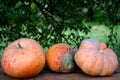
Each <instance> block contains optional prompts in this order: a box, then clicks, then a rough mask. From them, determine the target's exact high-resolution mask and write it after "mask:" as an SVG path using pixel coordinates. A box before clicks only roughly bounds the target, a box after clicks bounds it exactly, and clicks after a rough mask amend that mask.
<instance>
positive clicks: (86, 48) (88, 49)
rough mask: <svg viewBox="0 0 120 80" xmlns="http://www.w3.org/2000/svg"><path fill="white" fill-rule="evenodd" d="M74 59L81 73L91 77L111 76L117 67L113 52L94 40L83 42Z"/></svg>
mask: <svg viewBox="0 0 120 80" xmlns="http://www.w3.org/2000/svg"><path fill="white" fill-rule="evenodd" d="M74 59H75V62H76V64H77V65H78V66H79V67H80V68H81V70H82V71H83V72H85V73H86V74H88V75H93V76H107V75H112V74H113V72H114V71H115V70H116V69H117V67H118V60H117V56H116V54H115V53H114V52H113V50H112V49H109V48H107V46H106V44H105V43H103V42H99V41H98V40H96V39H86V40H83V41H82V43H81V45H80V47H79V50H78V51H77V53H76V54H75V57H74Z"/></svg>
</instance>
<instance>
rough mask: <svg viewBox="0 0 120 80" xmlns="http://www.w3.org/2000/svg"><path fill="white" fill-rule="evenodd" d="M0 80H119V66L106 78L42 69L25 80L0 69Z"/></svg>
mask: <svg viewBox="0 0 120 80" xmlns="http://www.w3.org/2000/svg"><path fill="white" fill-rule="evenodd" d="M0 80H120V66H119V67H118V69H117V70H116V71H115V72H114V74H113V75H112V76H106V77H93V76H89V75H86V74H84V73H83V72H82V71H80V69H78V70H77V71H76V72H74V73H68V74H65V73H64V74H63V73H54V72H51V71H50V70H48V69H44V70H43V71H42V72H41V73H40V74H38V75H37V76H35V77H32V78H27V79H15V78H12V77H9V76H7V75H6V74H5V73H4V72H3V71H2V70H1V68H0Z"/></svg>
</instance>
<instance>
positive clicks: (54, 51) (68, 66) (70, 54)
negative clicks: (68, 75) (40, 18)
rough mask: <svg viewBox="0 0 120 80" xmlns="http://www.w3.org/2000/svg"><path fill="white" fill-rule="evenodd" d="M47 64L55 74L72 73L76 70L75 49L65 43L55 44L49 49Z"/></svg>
mask: <svg viewBox="0 0 120 80" xmlns="http://www.w3.org/2000/svg"><path fill="white" fill-rule="evenodd" d="M46 62H47V65H48V67H49V68H50V69H51V70H52V71H54V72H72V71H74V68H75V63H74V49H73V48H72V47H70V46H69V45H68V44H65V43H58V44H55V45H53V46H51V47H50V48H49V49H48V51H47V53H46Z"/></svg>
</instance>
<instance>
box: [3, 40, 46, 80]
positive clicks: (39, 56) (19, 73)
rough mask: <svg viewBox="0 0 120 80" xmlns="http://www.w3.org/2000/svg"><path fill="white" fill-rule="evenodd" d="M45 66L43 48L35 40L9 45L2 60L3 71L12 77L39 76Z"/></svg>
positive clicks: (15, 42)
mask: <svg viewBox="0 0 120 80" xmlns="http://www.w3.org/2000/svg"><path fill="white" fill-rule="evenodd" d="M44 65H45V55H44V51H43V48H42V47H41V46H40V45H39V43H37V42H36V41H35V40H33V39H29V38H21V39H18V40H16V41H14V42H12V43H11V44H9V45H8V46H7V47H6V49H5V51H4V53H3V55H2V59H1V66H2V70H3V71H4V72H5V73H6V74H7V75H8V76H11V77H15V78H28V77H32V76H35V75H37V74H38V73H39V72H41V71H42V69H43V67H44Z"/></svg>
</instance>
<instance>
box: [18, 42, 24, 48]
mask: <svg viewBox="0 0 120 80" xmlns="http://www.w3.org/2000/svg"><path fill="white" fill-rule="evenodd" d="M18 47H19V49H23V48H22V46H21V44H20V41H18Z"/></svg>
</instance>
